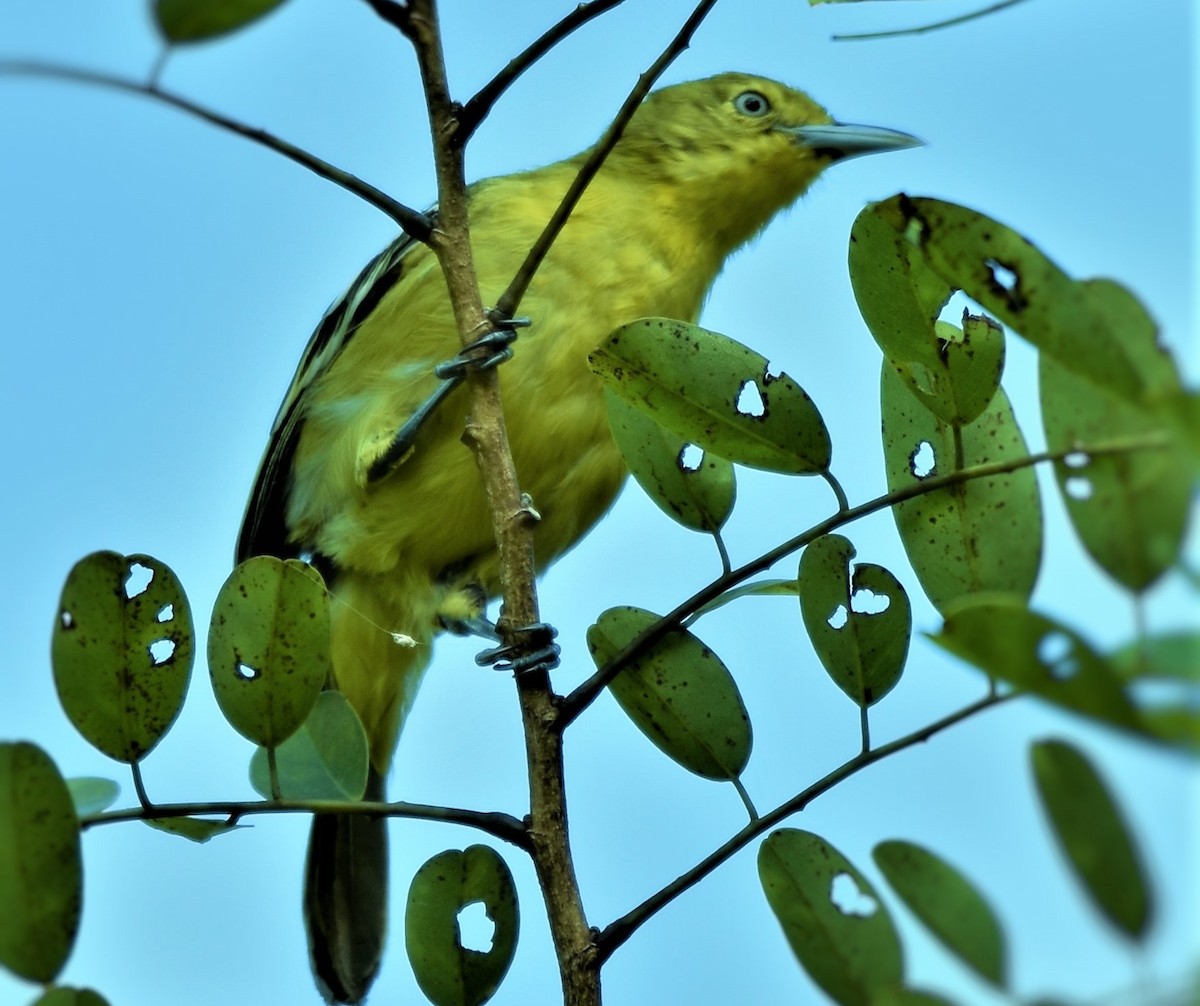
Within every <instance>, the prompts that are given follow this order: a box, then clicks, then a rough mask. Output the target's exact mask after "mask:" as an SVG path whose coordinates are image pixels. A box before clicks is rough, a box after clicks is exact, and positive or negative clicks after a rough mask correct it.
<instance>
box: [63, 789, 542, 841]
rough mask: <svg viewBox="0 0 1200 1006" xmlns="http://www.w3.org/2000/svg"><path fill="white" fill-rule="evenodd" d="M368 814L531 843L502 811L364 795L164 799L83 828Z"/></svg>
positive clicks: (109, 813) (521, 825) (93, 817)
mask: <svg viewBox="0 0 1200 1006" xmlns="http://www.w3.org/2000/svg"><path fill="white" fill-rule="evenodd" d="M314 813H318V814H368V815H371V816H374V817H401V818H414V819H416V820H421V821H440V822H442V823H443V824H460V825H463V826H464V827H467V828H475V829H476V830H478V831H482V832H484V833H485V834H488V835H492V836H493V837H495V838H498V839H500V840H501V841H504V842H508V843H510V844H512V845H515V846H517V847H518V848H521V849H526V850H527V849H529V835H528V831H527V829H526V827H525V822H524V821H521V820H520V819H518V818H516V817H513V816H512V815H511V814H504V813H501V812H499V811H481V810H464V809H462V808H458V807H438V806H435V805H433V804H426V803H405V802H403V801H398V802H396V803H374V802H370V801H363V800H353V801H351V800H311V801H307V802H300V801H294V800H251V801H227V802H217V803H163V804H150V805H149V806H146V807H129V808H126V809H124V810H106V811H103V812H101V813H99V814H89V815H87V816H85V817H83V818H82V819H81V820H80V827H81V828H82V829H83V830H85V831H86V830H87V829H88V828H91V827H94V826H96V825H101V824H118V823H120V822H122V821H156V820H160V819H163V818H180V817H225V818H227V819H228V820H227V822H226V823H227V824H229V825H230V826H231V827H232V826H233V825H235V824H237V822H238V821H239V820H241V819H242V818H243V817H250V816H252V815H256V814H314Z"/></svg>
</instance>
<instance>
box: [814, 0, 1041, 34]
mask: <svg viewBox="0 0 1200 1006" xmlns="http://www.w3.org/2000/svg"><path fill="white" fill-rule="evenodd" d="M1021 2H1022V0H1000V2H999V3H995V4H992V6H990V7H984V8H983V9H981V10H976V11H971V12H970V13H969V14H962V15H960V16H958V17H952V18H947V19H946V20H944V21H934V22H932V23H931V24H922V25H917V27H915V28H896V29H893V30H891V31H871V32H863V33H862V34H858V35H831V36H830V38H831V39H832V40H833V41H834V42H861V41H863V40H864V39H874V38H900V37H902V36H904V35H921V34H923V33H925V32H927V31H937V30H938V29H940V28H950V27H952V26H954V25H957V24H965V23H966V22H967V21H974V20H975V19H976V18H977V17H986V16H987V15H988V14H995V13H996V12H997V11H1002V10H1004V8H1005V7H1014V6H1016V5H1017V4H1019V3H1021Z"/></svg>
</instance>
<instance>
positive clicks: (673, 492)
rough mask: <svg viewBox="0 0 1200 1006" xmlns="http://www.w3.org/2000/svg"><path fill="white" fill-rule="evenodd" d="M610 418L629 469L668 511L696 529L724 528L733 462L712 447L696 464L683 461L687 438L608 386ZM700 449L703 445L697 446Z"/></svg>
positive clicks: (732, 492) (733, 490) (729, 504)
mask: <svg viewBox="0 0 1200 1006" xmlns="http://www.w3.org/2000/svg"><path fill="white" fill-rule="evenodd" d="M604 402H605V405H606V406H607V407H608V424H609V426H610V427H611V428H612V434H613V439H614V440H615V441H616V442H617V447H619V448H620V449H621V456H622V457H623V458H624V459H625V463H626V464H627V465H628V466H629V471H630V474H632V475H633V477H634V479H636V480H637V483H638V485H640V486H641V487H642V489H644V490H645V492H646V495H647V496H649V497H650V498H651V499H652V500H653V501H654V502H655V504H656V505H657V506H658V508H659V509H660V510H662V512H663V513H665V514H666V515H667V516H668V517H671V518H672V519H673V520H677V521H678V522H679V523H680V524H682V525H683V526H684V527H686V528H690V529H691V530H693V531H707V532H709V533H710V534H711V533H712V532H714V531H719V530H720V529H721V528H722V527H724V525H725V521H727V520H728V519H729V514H730V513H731V512H732V511H733V501H734V497H735V496H736V494H737V486H736V483H735V480H734V474H733V465H731V464H730V463H729V462H728V461H726V460H725V459H724V458H719V457H717V456H716V455H715V454H712V453H710V452H708V451H705V452H704V457H703V458H702V459H701V460H700V462H699V463H698V464H697V465H696V466H695V467H692V468H685V467H684V465H683V452H684V449H685V448H686V447H688V446H689V442H688V441H687V440H685V439H682V438H680V437H677V436H675V435H674V434H673V433H671V432H669V431H668V430H666V429H664V428H663V427H661V426H659V425H658V423H657V422H655V421H654V419H652V418H651V417H650V416H648V415H647V414H646V413H645V412H642V411H641V410H639V409H636V408H634V407H633V406H632V405H630V404H629V403H627V402H626V401H624V400H623V399H621V398H620V397H618V396H617V395H616V394H615V393H614V392H613V390H612V389H611V388H605V390H604ZM697 450H699V448H697Z"/></svg>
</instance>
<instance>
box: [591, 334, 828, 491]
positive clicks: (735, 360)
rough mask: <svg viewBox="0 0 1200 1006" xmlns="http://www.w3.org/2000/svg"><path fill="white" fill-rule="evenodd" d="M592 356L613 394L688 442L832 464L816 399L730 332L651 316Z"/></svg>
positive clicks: (781, 460)
mask: <svg viewBox="0 0 1200 1006" xmlns="http://www.w3.org/2000/svg"><path fill="white" fill-rule="evenodd" d="M588 360H589V362H590V363H591V367H592V370H593V371H595V372H596V373H597V374H599V375H600V377H601V378H602V379H603V381H604V383H605V385H606V386H607V387H608V388H609V389H610V390H611V391H612V392H613V393H614V394H616V395H617V396H618V397H619V398H621V399H623V400H624V401H625V402H627V403H629V404H630V405H632V406H634V407H635V408H638V409H641V410H643V411H644V412H646V413H647V414H648V415H650V416H652V417H653V418H654V420H655V421H656V422H657V423H658V424H659V425H661V426H663V427H665V428H666V429H667V430H669V431H670V432H671V433H673V434H675V435H676V436H677V437H680V438H681V439H682V440H684V441H685V442H687V443H692V444H697V445H699V446H700V447H703V448H704V449H705V450H706V451H712V452H713V453H715V454H716V455H717V456H719V457H722V458H726V459H727V460H729V461H733V462H735V463H736V464H743V465H748V466H749V467H751V468H763V469H766V470H767V471H773V472H782V473H785V474H793V475H812V474H816V473H818V472H823V471H826V470H827V469H828V468H829V459H830V453H831V450H832V448H831V445H830V442H829V432H828V431H827V430H826V429H825V422H824V420H822V419H821V414H820V413H819V412H818V411H817V408H816V406H815V405H813V402H812V399H811V398H809V397H808V395H807V394H805V393H804V391H803V389H801V388H800V386H799V385H798V384H796V382H795V381H793V380H792V379H791V378H790V377H788V376H787V375H786V374H779V375H778V376H776V375H774V374H772V373H771V372H770V368H769V364H768V361H767V359H766V357H764V356H762V355H760V354H759V353H756V352H754V350H752V349H748V348H747V347H745V346H743V345H742V344H741V343H739V342H735V341H734V340H733V339H730V338H728V337H727V336H724V335H719V334H718V333H716V332H709V331H708V330H706V329H703V328H700V327H698V326H696V325H690V324H688V323H687V322H683V321H672V320H670V319H667V318H643V319H641V320H640V321H635V322H632V323H631V324H629V325H625V326H623V327H621V328H619V329H617V330H616V331H615V332H613V333H612V334H611V335H610V336H609V337H608V338H607V339H605V340H604V342H602V343H601V344H600V346H599V347H598V348H597V349H596V350H595V351H594V352H593V353H592V354H591V355H590V356H589V357H588Z"/></svg>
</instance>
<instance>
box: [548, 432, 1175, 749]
mask: <svg viewBox="0 0 1200 1006" xmlns="http://www.w3.org/2000/svg"><path fill="white" fill-rule="evenodd" d="M1169 443H1170V441H1169V439H1168V438H1167V437H1165V436H1162V435H1158V434H1149V435H1147V436H1142V437H1132V438H1124V439H1121V440H1114V441H1108V442H1105V443H1100V444H1092V445H1084V444H1077V445H1075V446H1073V447H1071V448H1069V449H1067V450H1062V451H1045V452H1043V453H1040V454H1030V455H1026V456H1025V457H1021V458H1009V459H1008V460H1006V461H993V462H991V463H989V464H984V465H973V466H971V467H969V468H962V469H959V470H958V471H954V472H950V473H949V474H947V475H939V476H934V477H931V478H925V479H922V480H920V481H918V482H914V483H913V484H912V485H908V486H905V487H904V488H902V489H897V490H895V491H894V492H889V493H885V494H884V495H882V496H877V497H876V498H875V499H873V500H869V501H868V502H866V503H860V504H859V505H858V506H856V507H850V508H849V509H847V510H839V511H838V512H837V513H836V514H834V515H833V516H832V517H829V518H827V519H825V520H823V521H821V523H819V524H815V525H814V526H813V527H811V528H809V529H808V530H807V531H804V532H802V533H801V534H798V535H796V536H795V537H794V538H790V539H789V540H788V541H785V542H784V543H783V544H782V545H777V546H776V547H775V548H773V549H771V550H770V551H768V552H764V553H763V554H762V555H760V556H759V557H758V558H757V559H753V560H751V561H750V562H748V563H746V564H745V565H744V566H739V567H738V568H737V569H735V570H733V572H731V573H728V574H726V575H724V576H721V577H718V578H717V579H716V580H714V581H713V582H712V583H710V584H708V585H707V586H706V587H703V588H701V589H700V590H698V591H697V592H696V593H695V594H693V595H692V596H691V597H689V598H688V599H687V600H686V601H684V602H683V603H682V604H680V605H679V606H678V607H677V608H675V609H674V610H673V611H672V612H671V613H670V614H667V615H664V616H663V617H662V618H660V619H659V620H658V621H657V622H655V623H654V624H653V625H651V626H648V627H647V628H646V629H645V630H644V631H643V632H641V633H640V634H639V635H638V636H636V637H635V638H634V639H633V640H631V641H630V643H629V644H628V645H627V646H625V647H624V649H622V650H621V652H620V653H618V654H617V655H616V656H615V657H613V658H612V660H610V661H609V662H608V663H606V664H605V665H604V666H603V667H601V668H600V669H599V670H597V671H596V673H595V674H593V675H592V676H591V677H589V678H588V679H587V680H586V681H584V682H583V683H582V684H581V685H579V686H578V687H577V688H576V689H575V690H574V691H573V692H571V693H570V694H569V695H566V696H564V697H563V699H562V701H561V703H560V704H559V718H558V723H557V726H558V728H559V729H560V730H562V729H566V727H568V726H570V724H571V723H572V722H573V721H574V720H575V718H576V717H578V716H579V714H580V713H582V712H583V710H584V709H586V708H587V707H588V706H589V705H590V704H591V703H592V701H593V700H594V699H595V698H596V696H597V695H599V694H600V692H601V691H603V690H604V688H605V687H606V686H607V685H608V683H609V682H610V681H612V679H613V678H615V677H616V676H617V674H619V673H620V672H621V671H622V670H623V669H624V668H625V667H627V666H628V665H629V664H630V663H631V662H632V661H633V660H634V659H636V658H637V657H638V656H640V655H641V654H643V653H645V652H646V650H647V649H649V647H651V646H653V645H654V644H655V643H656V642H658V641H659V640H660V639H662V638H663V637H664V636H666V635H667V633H669V632H671V631H673V630H675V629H677V628H679V627H680V626H682V625H683V623H684V621H685V620H686V619H687V618H688V617H689V616H691V615H692V614H694V613H695V612H696V611H698V610H699V609H700V608H702V607H704V605H706V604H708V603H709V602H710V601H713V600H715V599H716V598H718V597H720V596H721V594H723V593H725V591H727V590H729V589H730V588H731V587H735V586H737V584H739V583H741V582H742V581H744V580H748V579H749V578H750V577H752V576H754V575H756V574H758V573H761V572H763V571H764V570H767V569H769V568H770V567H771V566H773V565H774V564H775V563H776V562H778V561H779V560H780V559H782V558H783V557H784V556H787V555H790V554H791V553H793V552H796V551H799V550H800V549H802V548H804V547H805V546H806V545H808V544H809V543H810V542H812V541H814V540H816V539H817V538H820V537H821V535H823V534H829V533H830V532H831V531H836V530H837V529H838V528H840V527H844V526H845V525H847V524H850V523H852V522H854V521H856V520H858V519H859V518H861V517H866V516H868V515H869V514H873V513H876V512H878V511H880V510H885V509H887V508H888V507H892V506H895V505H896V504H897V503H903V502H905V501H907V500H910V499H915V498H916V497H918V496H924V495H926V494H927V493H932V492H936V491H938V490H939V489H946V488H949V487H951V486H956V485H959V484H961V483H964V482H970V481H972V480H973V479H983V478H994V477H995V476H997V475H1008V474H1010V473H1012V472H1015V471H1019V470H1020V469H1022V468H1029V467H1032V466H1033V465H1039V464H1042V463H1044V462H1046V461H1062V460H1063V459H1064V458H1066V457H1069V456H1070V455H1072V454H1080V453H1084V454H1087V455H1089V456H1091V457H1101V456H1103V455H1107V454H1125V453H1128V452H1129V451H1136V450H1155V449H1159V448H1163V447H1166V446H1168V445H1169Z"/></svg>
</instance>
